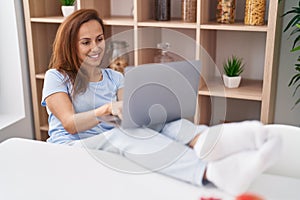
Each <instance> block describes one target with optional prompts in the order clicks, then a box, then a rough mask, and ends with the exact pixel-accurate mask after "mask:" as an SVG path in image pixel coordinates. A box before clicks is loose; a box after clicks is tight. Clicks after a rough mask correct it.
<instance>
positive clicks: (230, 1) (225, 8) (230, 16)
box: [216, 0, 235, 24]
mask: <svg viewBox="0 0 300 200" xmlns="http://www.w3.org/2000/svg"><path fill="white" fill-rule="evenodd" d="M216 15H217V16H216V17H217V22H218V23H223V24H232V23H234V20H235V0H218V4H217V13H216Z"/></svg>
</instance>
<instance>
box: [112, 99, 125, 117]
mask: <svg viewBox="0 0 300 200" xmlns="http://www.w3.org/2000/svg"><path fill="white" fill-rule="evenodd" d="M110 110H111V114H112V115H114V116H118V117H119V118H120V119H123V115H122V113H123V112H122V111H123V101H116V102H111V104H110Z"/></svg>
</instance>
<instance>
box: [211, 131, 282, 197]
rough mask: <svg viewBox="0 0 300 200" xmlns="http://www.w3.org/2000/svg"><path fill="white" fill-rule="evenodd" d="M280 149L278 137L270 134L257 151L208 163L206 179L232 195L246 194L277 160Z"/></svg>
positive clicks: (280, 143) (240, 153)
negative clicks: (254, 181) (253, 183)
mask: <svg viewBox="0 0 300 200" xmlns="http://www.w3.org/2000/svg"><path fill="white" fill-rule="evenodd" d="M281 149H282V141H281V138H280V136H279V135H276V134H272V135H270V136H269V137H268V140H267V141H266V142H265V143H264V144H263V145H262V146H261V147H260V148H259V149H258V150H251V151H242V152H239V153H236V154H233V155H230V156H228V157H226V158H223V159H221V160H218V161H213V162H209V163H208V165H207V171H206V177H207V179H208V180H209V181H210V182H213V183H214V184H215V185H216V186H217V187H218V188H220V189H222V190H224V191H226V192H228V193H230V194H232V195H238V194H241V193H243V192H246V190H247V189H248V187H249V186H250V185H251V183H252V182H253V180H254V179H256V178H257V176H259V175H260V174H261V173H262V172H263V171H265V170H266V169H267V168H269V167H270V166H271V165H273V164H274V163H275V162H276V161H277V160H278V158H279V155H280V152H281Z"/></svg>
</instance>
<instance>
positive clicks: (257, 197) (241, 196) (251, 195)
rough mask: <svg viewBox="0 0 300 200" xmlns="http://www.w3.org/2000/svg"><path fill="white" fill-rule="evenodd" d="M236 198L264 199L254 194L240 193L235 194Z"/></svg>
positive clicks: (246, 199)
mask: <svg viewBox="0 0 300 200" xmlns="http://www.w3.org/2000/svg"><path fill="white" fill-rule="evenodd" d="M236 200H264V199H263V198H261V197H260V196H257V195H255V194H242V195H240V196H237V197H236Z"/></svg>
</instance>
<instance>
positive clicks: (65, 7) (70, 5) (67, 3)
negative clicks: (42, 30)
mask: <svg viewBox="0 0 300 200" xmlns="http://www.w3.org/2000/svg"><path fill="white" fill-rule="evenodd" d="M75 2H76V0H60V3H61V11H62V13H63V16H64V17H67V16H69V15H70V14H72V13H73V12H74V10H75Z"/></svg>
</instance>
